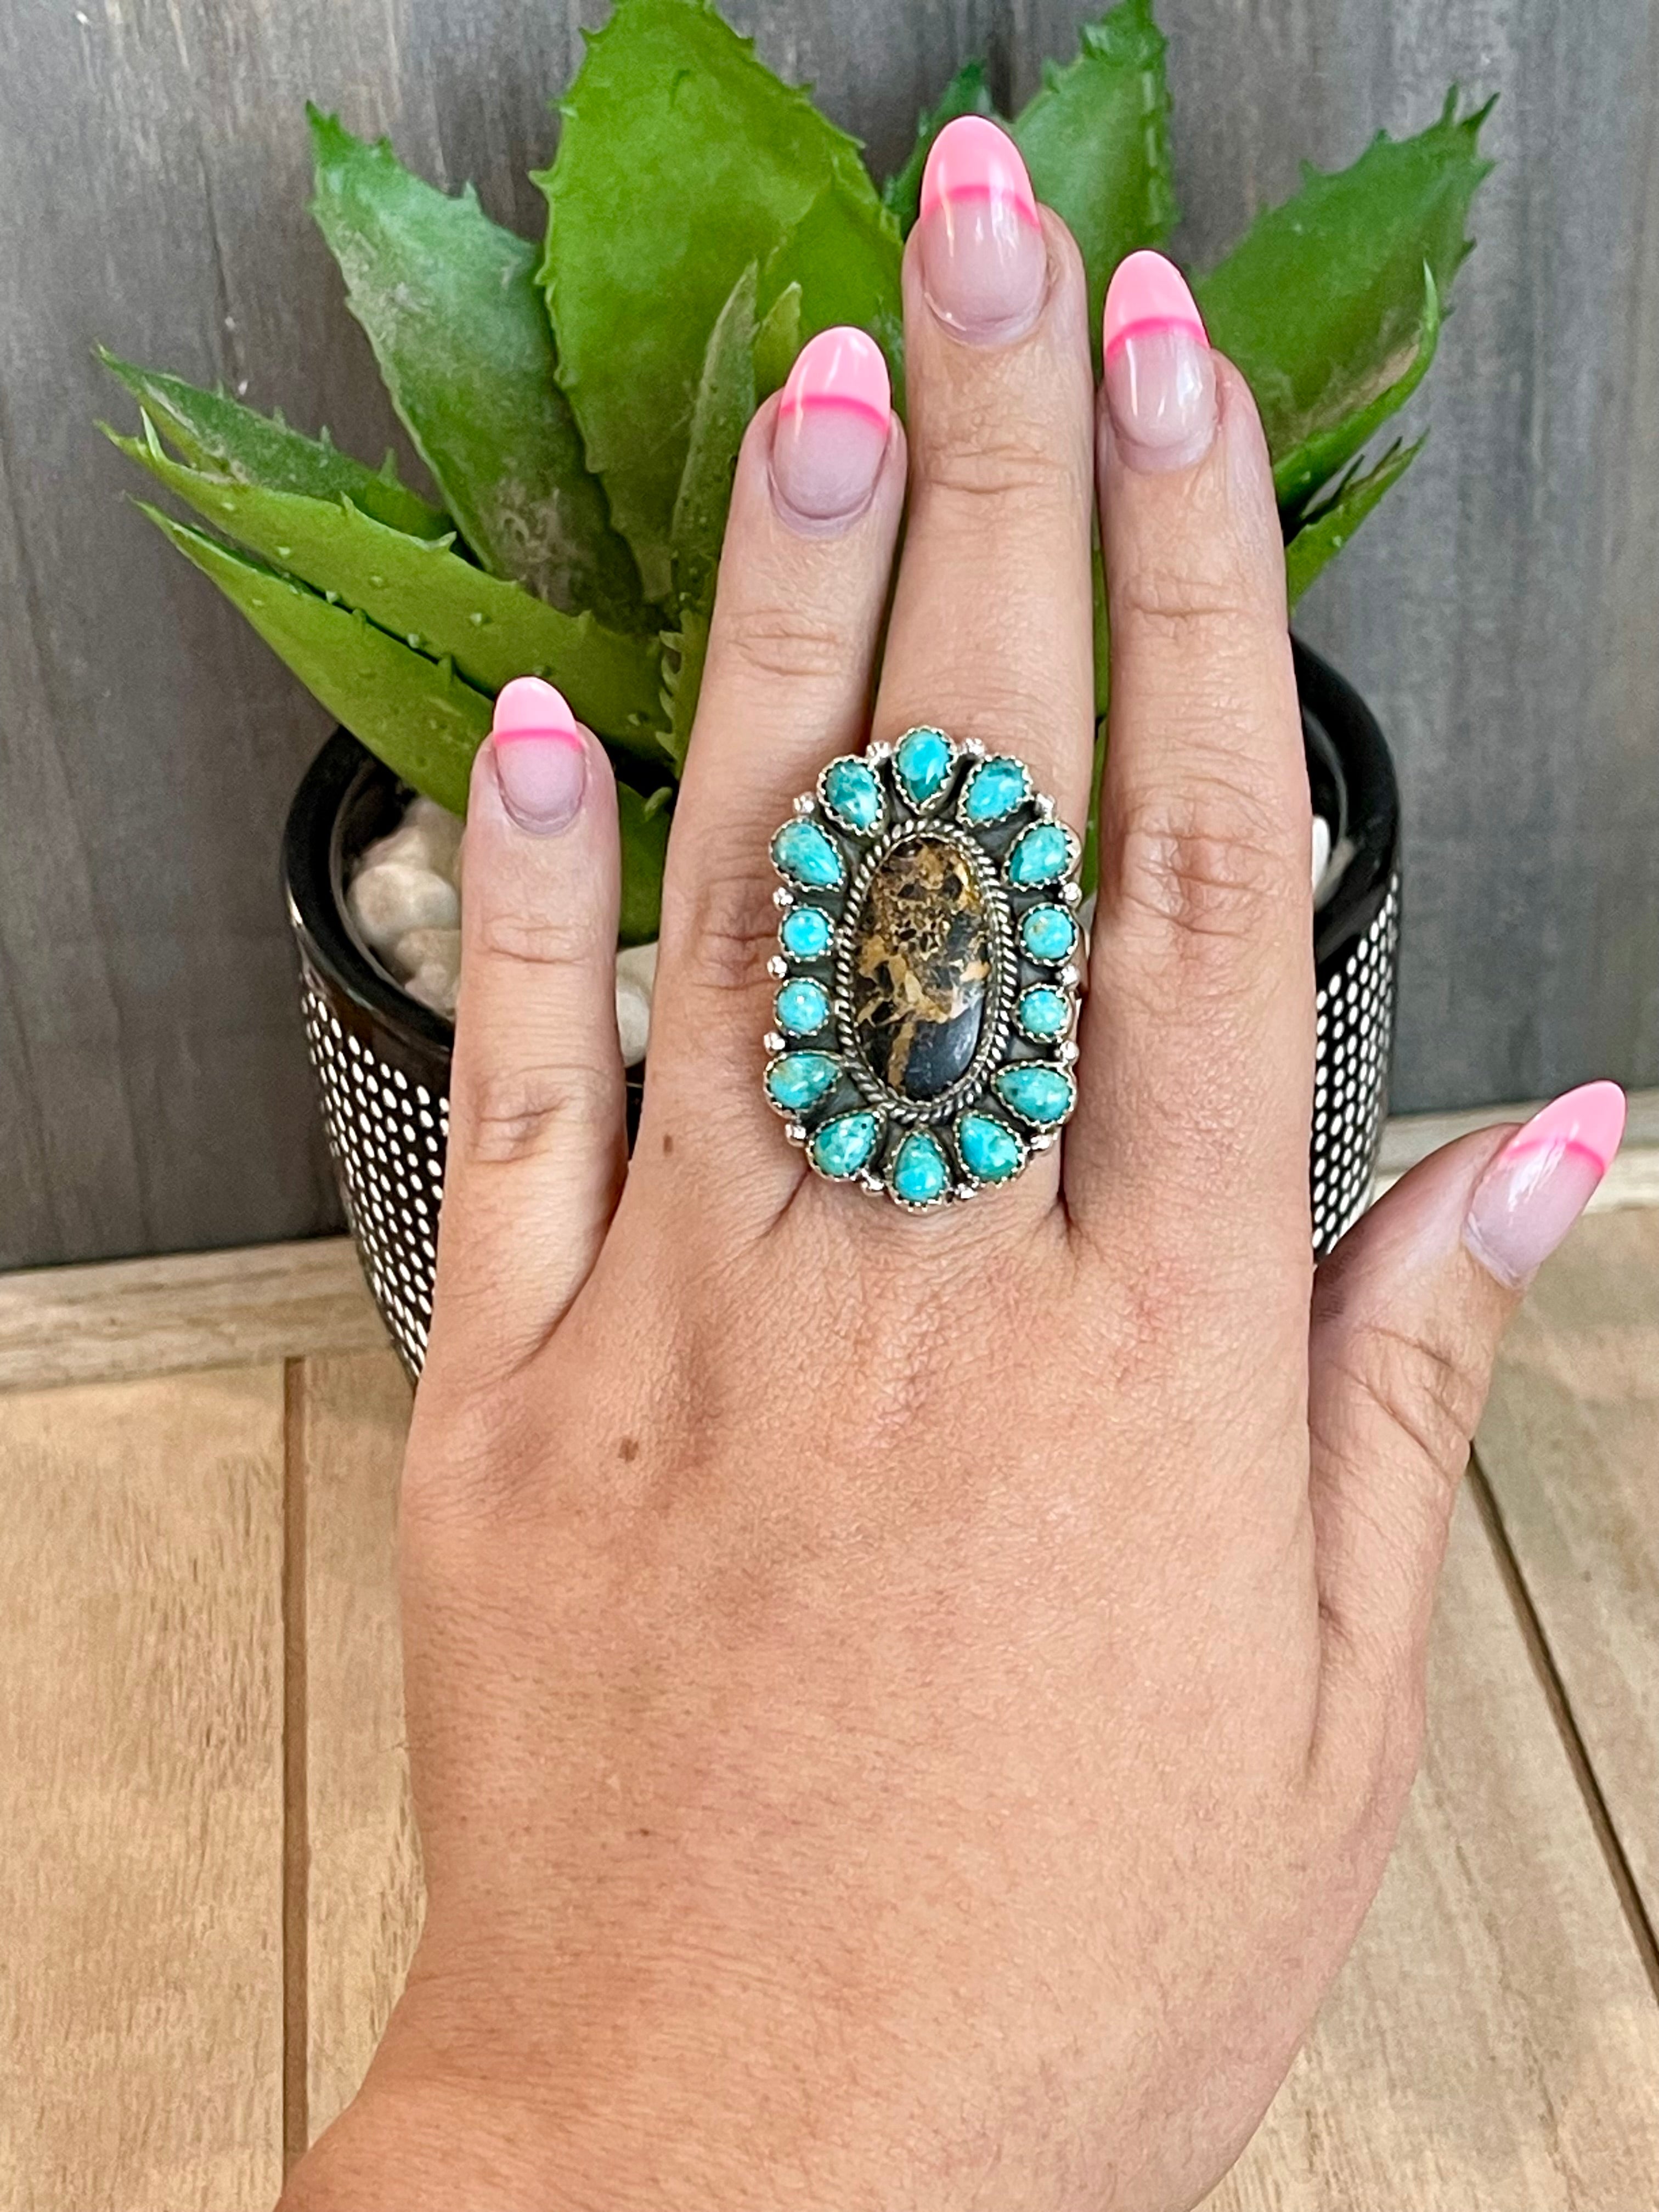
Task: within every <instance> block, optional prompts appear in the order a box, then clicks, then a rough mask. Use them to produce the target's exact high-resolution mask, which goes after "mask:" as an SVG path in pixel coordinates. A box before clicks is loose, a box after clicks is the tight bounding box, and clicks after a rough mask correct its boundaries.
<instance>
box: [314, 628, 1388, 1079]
mask: <svg viewBox="0 0 1659 2212" xmlns="http://www.w3.org/2000/svg"><path fill="white" fill-rule="evenodd" d="M1291 647H1292V651H1293V653H1294V656H1295V665H1296V680H1297V692H1298V695H1299V696H1300V699H1301V703H1302V713H1303V722H1304V737H1305V738H1306V740H1307V744H1308V749H1309V751H1310V753H1311V754H1313V755H1315V756H1316V757H1322V760H1323V763H1324V764H1325V766H1326V769H1327V772H1328V773H1329V772H1332V771H1334V773H1335V774H1336V775H1338V776H1340V781H1341V785H1342V789H1341V790H1340V793H1339V798H1340V800H1341V801H1342V802H1343V822H1342V827H1343V828H1344V829H1346V835H1347V836H1348V837H1349V839H1350V840H1351V841H1352V844H1353V848H1354V851H1353V857H1352V860H1350V861H1349V863H1348V866H1347V868H1346V872H1345V873H1344V875H1343V878H1342V880H1341V882H1340V884H1339V885H1338V887H1337V890H1336V891H1335V892H1334V895H1333V896H1332V897H1331V899H1330V901H1329V902H1328V904H1327V905H1326V906H1325V907H1323V908H1321V909H1320V910H1319V912H1318V913H1316V915H1315V917H1314V964H1315V969H1316V975H1317V979H1318V981H1319V982H1320V983H1323V982H1324V981H1326V980H1327V978H1328V975H1329V973H1330V972H1331V971H1332V970H1333V969H1334V968H1335V967H1336V965H1337V964H1338V963H1339V961H1340V957H1341V955H1342V954H1343V953H1344V952H1345V951H1346V950H1347V948H1348V947H1349V945H1352V943H1353V942H1354V940H1355V939H1358V938H1359V937H1360V936H1362V935H1363V934H1364V932H1365V931H1366V930H1367V929H1368V928H1369V927H1370V924H1371V922H1372V921H1374V920H1375V919H1376V915H1377V913H1378V912H1379V910H1380V909H1381V908H1382V906H1383V902H1384V900H1385V899H1386V898H1387V897H1388V896H1389V889H1390V886H1391V885H1392V884H1393V882H1394V880H1395V875H1396V872H1397V871H1398V866H1399V854H1400V794H1399V787H1398V784H1397V782H1396V781H1395V770H1394V762H1393V759H1392V757H1391V756H1390V754H1389V746H1388V741H1387V739H1386V738H1384V737H1383V732H1382V730H1381V729H1380V728H1379V726H1378V725H1377V722H1376V717H1375V715H1373V714H1372V713H1371V711H1370V708H1369V707H1367V705H1366V704H1365V702H1364V699H1362V698H1361V696H1359V694H1358V691H1356V690H1354V688H1353V686H1352V684H1349V683H1348V682H1347V680H1346V678H1344V677H1342V676H1340V675H1339V674H1338V672H1337V671H1336V670H1335V669H1334V668H1333V667H1332V666H1331V665H1330V663H1329V662H1328V660H1326V659H1323V657H1322V655H1321V654H1319V653H1316V652H1315V651H1314V650H1313V648H1312V647H1310V646H1308V645H1304V643H1303V641H1301V639H1299V638H1292V640H1291ZM389 774H390V771H389V770H388V769H386V768H385V767H384V765H383V764H382V763H380V761H379V760H378V759H377V758H376V757H375V756H374V754H373V753H371V752H370V751H369V750H368V748H367V747H366V746H365V745H363V744H361V743H360V742H359V740H358V739H357V738H354V737H353V736H352V734H351V732H349V730H346V729H343V728H340V729H336V730H335V731H334V732H333V733H332V735H331V736H330V737H329V738H326V739H325V741H324V743H323V745H322V747H321V749H320V750H319V752H318V753H317V755H316V757H315V758H314V759H313V762H312V763H311V765H310V767H309V768H308V769H307V770H306V772H305V774H304V775H303V776H301V779H300V785H299V788H298V789H297V790H296V791H295V794H294V800H293V804H292V805H291V806H290V807H289V816H288V823H287V826H286V829H285V830H284V832H283V888H284V890H285V893H286V896H287V900H288V910H289V919H290V921H292V923H293V925H294V928H295V934H296V935H297V936H298V937H299V939H300V940H301V944H302V945H303V946H304V948H305V951H306V954H307V958H308V959H309V960H310V961H311V963H312V964H313V967H315V968H316V969H318V970H319V972H320V973H321V974H322V975H325V976H326V977H327V978H328V980H329V981H330V982H331V983H332V984H333V985H334V986H335V987H337V989H339V990H341V991H342V992H343V993H344V994H345V995H346V997H347V998H348V999H349V1000H351V1001H352V1002H353V1003H354V1004H355V1005H356V1006H359V1007H361V1008H362V1011H363V1012H365V1013H367V1014H369V1015H371V1016H373V1017H374V1019H375V1020H376V1021H377V1022H379V1023H380V1024H382V1025H383V1026H385V1027H386V1028H389V1029H390V1030H392V1031H393V1032H398V1031H401V1032H402V1033H403V1034H404V1035H405V1036H409V1037H410V1038H411V1039H418V1040H419V1041H420V1042H422V1044H424V1045H427V1046H428V1047H430V1048H433V1049H434V1050H435V1051H438V1052H441V1053H447V1052H449V1051H451V1050H453V1047H454V1042H455V1024H454V1023H453V1021H451V1020H450V1019H449V1018H448V1017H447V1015H444V1014H440V1013H438V1012H435V1011H434V1009H433V1008H432V1007H430V1006H422V1003H421V1001H420V1000H418V999H413V998H411V997H410V995H409V994H408V993H407V992H406V991H405V990H404V988H403V987H402V986H401V985H400V984H398V983H397V982H395V981H393V980H392V977H391V976H390V975H388V974H387V973H386V970H385V969H382V968H381V967H380V964H379V963H378V962H376V961H375V960H374V958H373V957H371V956H370V955H369V954H368V952H367V951H365V950H364V949H363V947H362V945H360V944H359V942H358V940H357V938H356V934H355V933H354V932H353V930H352V928H351V926H350V924H349V921H348V920H347V916H346V909H345V902H344V896H343V894H344V889H345V863H346V858H347V855H346V852H345V823H346V817H347V813H348V811H349V805H350V802H351V801H352V800H354V799H359V798H361V797H362V795H363V794H364V793H365V790H366V788H367V787H368V784H369V783H370V782H371V781H372V780H374V779H375V778H377V777H385V776H387V775H389Z"/></svg>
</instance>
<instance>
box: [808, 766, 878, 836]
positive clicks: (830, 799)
mask: <svg viewBox="0 0 1659 2212" xmlns="http://www.w3.org/2000/svg"><path fill="white" fill-rule="evenodd" d="M818 796H819V798H820V799H822V800H823V804H824V805H825V807H826V808H827V809H828V811H829V812H830V813H831V814H833V815H834V816H835V817H836V821H837V822H839V823H842V826H843V827H844V828H846V829H860V830H861V829H873V828H874V827H875V825H876V823H878V822H879V821H880V819H881V786H880V785H879V784H878V782H877V781H876V779H875V777H874V776H873V775H872V774H871V773H870V770H869V769H867V768H866V766H865V764H864V763H863V762H862V761H861V760H854V759H852V758H851V757H848V758H846V759H842V760H832V761H831V762H830V763H829V767H828V768H827V769H825V770H824V771H823V775H821V776H820V777H819V778H818Z"/></svg>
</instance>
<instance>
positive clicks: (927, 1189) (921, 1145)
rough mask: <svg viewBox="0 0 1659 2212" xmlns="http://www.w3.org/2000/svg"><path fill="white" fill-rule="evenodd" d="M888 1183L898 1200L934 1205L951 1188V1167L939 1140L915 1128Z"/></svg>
mask: <svg viewBox="0 0 1659 2212" xmlns="http://www.w3.org/2000/svg"><path fill="white" fill-rule="evenodd" d="M887 1180H888V1182H889V1183H890V1185H891V1187H892V1192H893V1195H894V1197H895V1198H898V1199H902V1200H903V1201H904V1203H905V1205H906V1206H932V1205H933V1202H934V1200H936V1199H940V1198H943V1197H944V1195H945V1191H946V1190H947V1189H948V1188H950V1182H951V1164H950V1162H949V1161H948V1160H947V1159H946V1158H945V1148H944V1146H942V1145H941V1144H940V1143H939V1139H938V1138H937V1137H930V1136H929V1135H928V1133H927V1131H926V1130H925V1129H913V1130H912V1131H911V1133H910V1134H909V1135H908V1137H907V1138H906V1139H905V1140H904V1142H903V1143H902V1145H901V1146H899V1148H898V1151H897V1152H896V1153H895V1155H894V1158H893V1164H892V1165H891V1167H890V1168H889V1169H888V1170H887Z"/></svg>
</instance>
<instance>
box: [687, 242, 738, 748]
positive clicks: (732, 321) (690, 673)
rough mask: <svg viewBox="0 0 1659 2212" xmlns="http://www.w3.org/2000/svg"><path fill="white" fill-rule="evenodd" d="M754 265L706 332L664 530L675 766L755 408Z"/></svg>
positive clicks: (692, 710) (697, 686)
mask: <svg viewBox="0 0 1659 2212" xmlns="http://www.w3.org/2000/svg"><path fill="white" fill-rule="evenodd" d="M755 295H756V271H755V267H754V264H753V263H752V262H751V263H750V265H749V267H748V268H747V269H745V270H744V272H743V274H742V276H739V277H738V281H737V283H735V284H734V285H733V286H732V296H731V298H730V299H729V300H727V301H726V305H725V306H724V307H722V308H721V309H720V314H719V316H718V318H717V319H716V320H715V324H714V329H713V331H711V332H710V333H709V338H708V351H707V352H706V353H705V355H704V356H703V364H702V375H701V376H700V377H699V379H698V380H697V397H696V404H695V405H694V406H693V408H692V410H691V432H690V440H689V441H688V446H687V451H686V459H685V469H684V474H683V475H682V476H681V477H680V488H679V493H678V496H677V498H676V499H675V501H674V520H673V524H672V527H671V532H670V538H671V544H672V548H673V556H674V593H675V599H676V601H677V604H678V608H679V627H678V630H676V631H675V632H674V633H673V634H672V636H671V645H670V651H671V653H672V655H673V671H672V682H671V685H670V686H669V687H668V690H667V691H666V693H665V699H666V703H667V705H668V708H669V735H668V738H667V740H666V741H665V742H666V743H667V744H668V747H669V750H670V752H671V756H672V758H673V762H674V765H675V767H676V768H677V769H678V768H680V767H682V766H683V765H684V761H685V748H686V746H687V745H688V744H690V738H691V723H692V720H693V718H694V717H695V715H696V711H697V694H698V692H699V691H700V690H701V689H702V664H703V659H704V656H705V654H706V653H707V650H708V623H709V617H710V616H711V615H712V613H713V612H714V585H715V580H716V578H717V577H718V575H719V573H720V545H721V543H722V541H723V540H724V538H725V536H726V514H727V513H728V512H729V510H730V508H731V505H732V474H733V471H735V469H736V467H737V462H738V447H740V446H741V445H742V443H743V434H744V431H745V430H746V429H747V428H748V427H749V422H750V417H751V416H753V414H754V412H755V404H756V392H755V338H756V319H755Z"/></svg>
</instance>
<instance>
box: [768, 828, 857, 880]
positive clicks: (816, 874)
mask: <svg viewBox="0 0 1659 2212" xmlns="http://www.w3.org/2000/svg"><path fill="white" fill-rule="evenodd" d="M772 865H773V866H774V867H775V868H776V870H777V871H778V873H779V874H780V875H781V876H787V877H788V878H789V879H790V881H791V882H792V883H797V884H805V885H806V887H807V888H808V889H809V890H818V891H827V890H835V888H836V885H837V884H840V883H841V882H842V881H843V880H844V878H845V876H846V870H845V868H844V867H843V866H842V857H841V854H840V852H839V851H838V849H837V848H836V845H835V844H834V842H832V841H831V840H830V839H829V838H828V837H826V836H825V835H824V833H823V830H822V829H819V827H818V825H817V823H816V822H808V821H805V820H802V819H799V818H797V819H796V820H795V821H793V822H786V823H784V825H783V827H782V829H780V830H779V832H778V834H777V836H775V838H774V839H773V840H772Z"/></svg>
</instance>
